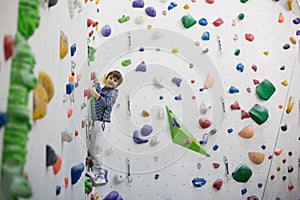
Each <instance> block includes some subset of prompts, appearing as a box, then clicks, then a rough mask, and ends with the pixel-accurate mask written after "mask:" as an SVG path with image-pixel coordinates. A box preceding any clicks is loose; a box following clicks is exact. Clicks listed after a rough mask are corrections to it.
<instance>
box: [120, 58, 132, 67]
mask: <svg viewBox="0 0 300 200" xmlns="http://www.w3.org/2000/svg"><path fill="white" fill-rule="evenodd" d="M121 64H122V66H124V67H127V66H128V65H130V64H131V60H130V59H128V60H124V61H123V62H122V63H121Z"/></svg>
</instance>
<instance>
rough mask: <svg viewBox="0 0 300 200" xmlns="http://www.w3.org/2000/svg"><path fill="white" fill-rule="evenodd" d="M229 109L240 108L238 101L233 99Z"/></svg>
mask: <svg viewBox="0 0 300 200" xmlns="http://www.w3.org/2000/svg"><path fill="white" fill-rule="evenodd" d="M230 108H231V110H240V109H241V107H240V105H239V102H237V101H235V102H234V103H233V104H231V105H230Z"/></svg>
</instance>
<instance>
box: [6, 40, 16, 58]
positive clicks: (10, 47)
mask: <svg viewBox="0 0 300 200" xmlns="http://www.w3.org/2000/svg"><path fill="white" fill-rule="evenodd" d="M3 46H4V58H5V60H8V59H9V58H11V57H12V55H13V53H14V48H15V40H14V38H13V36H11V35H5V36H4V42H3Z"/></svg>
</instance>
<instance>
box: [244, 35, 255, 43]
mask: <svg viewBox="0 0 300 200" xmlns="http://www.w3.org/2000/svg"><path fill="white" fill-rule="evenodd" d="M245 38H246V40H248V41H250V42H252V41H253V40H254V36H253V35H252V34H251V33H246V34H245Z"/></svg>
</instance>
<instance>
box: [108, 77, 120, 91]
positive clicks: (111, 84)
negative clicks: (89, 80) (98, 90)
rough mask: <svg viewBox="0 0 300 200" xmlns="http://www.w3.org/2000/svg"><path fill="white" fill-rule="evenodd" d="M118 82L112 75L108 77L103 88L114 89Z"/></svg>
mask: <svg viewBox="0 0 300 200" xmlns="http://www.w3.org/2000/svg"><path fill="white" fill-rule="evenodd" d="M118 83H119V80H118V79H117V78H116V77H113V75H109V76H108V77H107V79H106V84H105V86H106V87H108V88H115V87H117V86H118Z"/></svg>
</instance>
